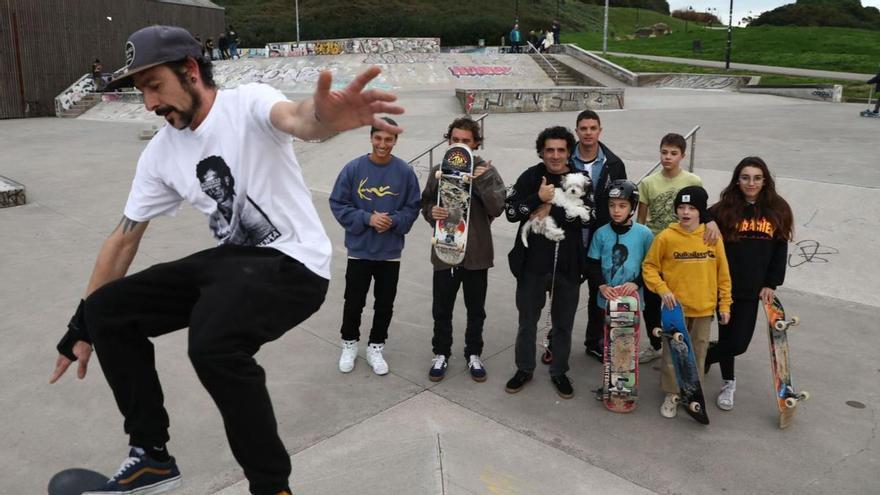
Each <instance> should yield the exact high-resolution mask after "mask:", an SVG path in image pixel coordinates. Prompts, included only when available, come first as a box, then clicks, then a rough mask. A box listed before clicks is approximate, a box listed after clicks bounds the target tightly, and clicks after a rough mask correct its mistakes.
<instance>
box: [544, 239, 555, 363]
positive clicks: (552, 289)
mask: <svg viewBox="0 0 880 495" xmlns="http://www.w3.org/2000/svg"><path fill="white" fill-rule="evenodd" d="M557 261H559V241H556V248H554V249H553V276H552V278H551V279H550V305H549V306H548V307H547V319H546V320H545V323H544V328H546V329H547V333H546V334H545V336H544V344H545V345H544V348H545V349H547V348H549V347H550V331H551V330H553V326H552V320H551V318H550V314H551V313H552V312H553V292H555V291H556V262H557Z"/></svg>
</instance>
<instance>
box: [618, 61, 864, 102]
mask: <svg viewBox="0 0 880 495" xmlns="http://www.w3.org/2000/svg"><path fill="white" fill-rule="evenodd" d="M605 58H607V59H608V60H609V61H611V62H614V63H615V64H617V65H619V66H621V67H624V68H626V69H629V70H631V71H633V72H674V73H689V74H734V75H748V76H761V83H760V85H761V86H788V85H792V84H840V85H842V86H843V97H844V99H845V100H846V101H866V100H867V98H868V94H869V92H870V85H868V84H865V83H860V82H857V81H845V80H838V79H823V78H820V77H801V76H786V75H781V74H766V73H763V72H752V71H744V70H731V71H725V70H723V69H715V68H712V67H700V66H698V65H684V64H672V63H669V62H655V61H653V60H642V59H638V58H632V57H616V56H614V55H607V56H605Z"/></svg>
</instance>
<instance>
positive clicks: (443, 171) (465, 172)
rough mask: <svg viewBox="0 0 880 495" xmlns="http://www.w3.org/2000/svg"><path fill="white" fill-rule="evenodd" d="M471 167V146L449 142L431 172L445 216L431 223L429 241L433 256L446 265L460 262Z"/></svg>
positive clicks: (463, 248)
mask: <svg viewBox="0 0 880 495" xmlns="http://www.w3.org/2000/svg"><path fill="white" fill-rule="evenodd" d="M473 169H474V155H473V153H472V152H471V149H470V148H468V147H467V146H465V145H463V144H453V145H452V146H450V147H449V149H448V150H446V153H445V154H444V155H443V162H441V164H440V168H439V169H438V170H437V171H436V172H435V177H436V178H437V181H438V184H437V206H441V207H443V208H446V209H447V210H448V211H449V216H448V217H447V218H446V219H445V220H437V222H436V223H435V226H434V237H433V238H432V239H431V244H433V246H434V252H435V253H436V254H437V258H439V259H440V261H442V262H443V263H446V264H447V265H458V264H459V263H461V262H462V261H464V255H465V250H466V249H467V236H468V216H469V214H470V209H471V179H472V177H473V176H472V174H473Z"/></svg>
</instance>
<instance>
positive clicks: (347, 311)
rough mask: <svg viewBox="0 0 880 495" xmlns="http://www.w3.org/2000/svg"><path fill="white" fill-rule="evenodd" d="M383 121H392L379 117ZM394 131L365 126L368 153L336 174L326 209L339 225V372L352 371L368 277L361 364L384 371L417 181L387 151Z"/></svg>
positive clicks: (416, 201)
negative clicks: (342, 263) (369, 316)
mask: <svg viewBox="0 0 880 495" xmlns="http://www.w3.org/2000/svg"><path fill="white" fill-rule="evenodd" d="M383 120H385V121H386V122H388V123H391V124H392V125H396V123H394V121H393V120H391V119H389V118H387V117H383ZM396 143H397V135H396V134H392V133H390V132H387V131H383V130H379V129H378V128H376V127H373V128H371V129H370V144H371V145H372V148H373V149H372V151H371V152H370V153H369V154H367V155H363V156H360V157H358V158H355V159H354V160H352V161H350V162H349V163H348V164H347V165H345V167H344V168H343V169H342V171H341V172H340V173H339V177H337V178H336V184H335V185H334V186H333V192H332V193H331V194H330V209H331V210H332V211H333V216H335V217H336V221H338V222H339V224H340V225H342V227H343V228H344V229H345V247H346V249H348V266H347V267H346V270H345V306H344V309H343V310H342V329H341V332H342V355H341V356H340V358H339V371H341V372H343V373H348V372H350V371H351V370H353V369H354V363H355V359H356V358H357V343H358V340H359V339H360V324H361V312H362V311H363V309H364V305H365V304H366V302H367V292H368V291H369V290H370V283H371V281H373V280H375V286H374V288H373V296H374V298H375V300H376V301H375V304H374V305H373V310H374V314H373V327H372V328H371V330H370V340H369V343H368V345H367V363H368V364H369V365H370V366H371V367H372V368H373V372H374V373H376V374H377V375H384V374H386V373H388V363H386V362H385V358H384V357H383V356H382V351H383V350H384V348H385V339H386V338H387V337H388V326H389V325H390V323H391V315H392V313H393V307H394V297H395V296H396V295H397V277H398V273H399V272H400V253H401V251H403V236H404V235H406V234H407V232H409V229H410V228H411V227H412V224H413V222H414V221H415V219H416V216H417V215H418V213H419V197H420V196H419V183H418V179H417V178H416V174H415V172H414V171H413V169H412V167H410V166H409V165H408V164H407V163H406V162H405V161H403V160H401V159H400V158H397V157H396V156H394V155H392V154H391V151H392V150H393V149H394V145H395V144H396Z"/></svg>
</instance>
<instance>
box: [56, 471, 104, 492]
mask: <svg viewBox="0 0 880 495" xmlns="http://www.w3.org/2000/svg"><path fill="white" fill-rule="evenodd" d="M107 480H108V478H107V477H106V476H104V475H103V474H101V473H99V472H96V471H91V470H89V469H81V468H72V469H65V470H63V471H59V472H58V473H57V474H55V476H52V479H51V480H49V495H81V494H82V493H83V492H88V491H90V490H97V489H99V488H103V487H104V485H106V484H107Z"/></svg>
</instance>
